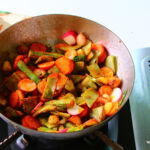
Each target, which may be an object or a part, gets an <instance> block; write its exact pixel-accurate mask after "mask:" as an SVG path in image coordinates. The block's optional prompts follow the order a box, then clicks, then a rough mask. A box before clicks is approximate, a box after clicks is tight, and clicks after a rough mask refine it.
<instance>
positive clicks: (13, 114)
mask: <svg viewBox="0 0 150 150" xmlns="http://www.w3.org/2000/svg"><path fill="white" fill-rule="evenodd" d="M4 111H5V115H6V116H7V117H9V118H18V117H22V116H23V113H22V112H21V111H19V110H16V109H14V108H12V107H6V108H5V109H4Z"/></svg>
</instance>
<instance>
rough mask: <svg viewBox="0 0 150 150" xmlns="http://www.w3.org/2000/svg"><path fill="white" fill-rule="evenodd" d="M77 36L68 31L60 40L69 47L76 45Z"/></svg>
mask: <svg viewBox="0 0 150 150" xmlns="http://www.w3.org/2000/svg"><path fill="white" fill-rule="evenodd" d="M76 37H77V34H76V32H74V31H68V32H66V33H65V34H64V35H63V36H62V39H63V40H64V41H65V42H66V43H67V44H69V45H74V44H76Z"/></svg>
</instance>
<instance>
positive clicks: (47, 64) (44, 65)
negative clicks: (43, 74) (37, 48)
mask: <svg viewBox="0 0 150 150" xmlns="http://www.w3.org/2000/svg"><path fill="white" fill-rule="evenodd" d="M54 65H55V61H50V62H45V63H42V64H38V68H40V69H44V70H48V69H50V68H52V67H53V66H54Z"/></svg>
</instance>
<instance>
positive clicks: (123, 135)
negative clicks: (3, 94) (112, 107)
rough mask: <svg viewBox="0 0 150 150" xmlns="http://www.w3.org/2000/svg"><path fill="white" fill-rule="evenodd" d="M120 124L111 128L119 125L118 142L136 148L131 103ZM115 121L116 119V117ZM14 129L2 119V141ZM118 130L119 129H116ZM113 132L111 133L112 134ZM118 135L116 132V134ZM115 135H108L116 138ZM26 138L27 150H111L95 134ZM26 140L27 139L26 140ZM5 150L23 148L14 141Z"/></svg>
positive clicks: (124, 110)
mask: <svg viewBox="0 0 150 150" xmlns="http://www.w3.org/2000/svg"><path fill="white" fill-rule="evenodd" d="M118 118H119V119H118V120H119V125H115V126H114V125H113V124H112V125H111V124H109V125H108V126H110V128H112V129H113V128H117V126H118V141H117V142H118V143H119V144H120V145H121V146H122V147H123V148H124V149H125V150H126V149H129V150H135V144H134V137H133V130H132V121H131V114H130V107H129V103H127V104H126V105H125V107H124V108H123V109H122V110H121V111H120V113H119V116H118ZM114 121H115V119H114ZM13 131H14V129H13V128H12V127H11V126H7V124H6V123H5V122H4V121H2V120H0V141H2V140H3V139H4V138H6V137H7V136H8V135H10V134H11V133H12V132H13ZM101 131H103V132H104V133H105V134H107V131H108V130H107V126H105V127H104V128H102V129H101ZM114 132H117V130H114ZM112 133H113V132H111V133H110V134H112ZM114 135H115V136H116V134H114ZM114 135H108V136H111V137H113V138H114V140H115V138H116V137H114ZM24 138H25V139H26V140H27V141H28V144H29V145H28V147H27V148H26V150H33V149H36V150H77V149H78V150H83V149H86V150H93V149H94V150H100V149H101V150H110V148H108V146H106V145H105V144H104V143H103V142H102V141H101V140H100V139H98V138H96V137H94V136H93V135H89V136H86V137H84V138H78V139H74V140H67V141H47V140H45V139H40V137H39V138H38V139H35V138H32V137H28V136H26V135H25V136H24ZM20 140H22V138H20V139H18V140H17V143H18V142H20ZM25 142H26V141H25ZM5 150H21V148H19V147H18V145H17V144H16V141H14V142H13V143H12V144H11V145H10V146H8V147H7V148H5Z"/></svg>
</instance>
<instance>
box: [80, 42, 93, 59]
mask: <svg viewBox="0 0 150 150" xmlns="http://www.w3.org/2000/svg"><path fill="white" fill-rule="evenodd" d="M91 48H92V43H91V42H89V43H88V44H87V45H85V46H84V47H82V49H83V50H84V53H85V55H86V56H87V55H88V54H89V53H90V52H91Z"/></svg>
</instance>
